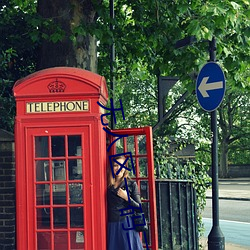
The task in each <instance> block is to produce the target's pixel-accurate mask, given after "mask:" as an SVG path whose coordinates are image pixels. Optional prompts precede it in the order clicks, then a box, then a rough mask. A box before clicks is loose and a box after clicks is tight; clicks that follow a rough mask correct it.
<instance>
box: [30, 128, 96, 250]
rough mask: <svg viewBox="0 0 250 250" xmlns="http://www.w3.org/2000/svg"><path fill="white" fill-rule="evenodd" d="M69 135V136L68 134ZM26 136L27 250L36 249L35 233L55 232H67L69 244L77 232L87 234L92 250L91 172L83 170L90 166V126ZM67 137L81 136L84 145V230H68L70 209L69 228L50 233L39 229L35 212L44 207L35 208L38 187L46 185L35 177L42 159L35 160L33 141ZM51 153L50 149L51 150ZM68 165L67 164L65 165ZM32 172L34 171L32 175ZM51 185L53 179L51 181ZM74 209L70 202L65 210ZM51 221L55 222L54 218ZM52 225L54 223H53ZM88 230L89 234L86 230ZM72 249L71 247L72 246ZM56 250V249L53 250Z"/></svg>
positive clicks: (32, 130)
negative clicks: (45, 137)
mask: <svg viewBox="0 0 250 250" xmlns="http://www.w3.org/2000/svg"><path fill="white" fill-rule="evenodd" d="M65 131H67V132H65ZM26 133H27V137H26V140H27V144H26V145H27V151H26V152H27V154H28V155H27V156H26V159H27V166H26V170H27V197H29V199H28V200H27V215H28V218H27V219H28V232H27V235H28V237H29V238H28V248H27V249H37V236H36V233H37V232H43V231H44V232H45V231H46V232H50V233H51V234H52V233H53V232H62V231H64V232H66V233H67V234H68V236H67V237H68V242H69V241H70V232H76V231H84V245H85V248H86V249H91V247H92V246H93V244H94V243H93V242H91V239H92V237H90V236H91V235H92V234H93V232H92V225H93V221H92V219H93V218H91V217H92V216H89V215H90V214H91V212H90V211H91V210H92V208H91V207H92V203H91V195H90V192H91V190H90V188H89V186H90V183H91V181H90V179H91V176H90V174H91V173H90V170H89V168H85V167H84V166H87V165H88V164H89V161H90V149H89V147H86V145H88V142H89V136H90V135H89V128H88V127H87V126H82V127H68V128H65V127H62V128H58V127H54V128H53V127H52V128H48V127H44V128H27V130H26ZM68 135H81V141H82V143H81V145H82V152H83V154H82V157H81V159H82V166H83V167H82V174H83V181H82V185H83V199H84V200H83V206H82V207H83V208H84V209H83V211H84V225H83V227H82V228H77V229H75V228H70V226H69V209H67V222H68V223H67V224H68V226H67V228H63V229H62V228H61V229H52V228H51V227H50V229H37V223H36V220H37V216H36V215H37V213H36V208H40V207H41V205H40V206H39V205H37V204H36V191H35V190H36V185H37V184H43V182H39V181H37V180H36V176H35V175H36V174H35V172H36V171H35V167H34V166H35V160H37V159H38V160H39V159H40V158H35V151H34V150H35V147H34V138H35V136H49V137H51V136H68ZM65 146H66V149H67V144H66V143H65ZM49 150H51V148H50V149H49ZM47 158H48V160H51V152H50V157H47ZM47 158H46V159H47ZM60 158H65V159H67V158H68V157H60ZM66 162H67V161H66ZM32 170H33V171H32ZM66 177H68V173H67V164H66ZM63 182H64V183H65V184H68V182H69V179H68V178H66V181H63ZM73 182H74V181H72V180H71V181H70V183H73ZM49 183H52V182H51V178H50V181H49ZM50 193H52V190H51V191H50ZM66 196H69V190H68V187H67V195H66ZM51 206H52V204H50V205H49V207H51ZM70 206H71V207H74V205H73V206H72V205H69V203H68V201H67V202H66V206H65V207H70ZM51 216H52V217H53V215H52V214H51ZM51 220H52V218H51ZM51 223H52V222H51ZM86 228H87V230H86ZM52 245H53V237H51V249H53V248H52ZM69 246H70V244H69ZM70 249H71V248H69V247H68V250H70ZM54 250H56V249H54Z"/></svg>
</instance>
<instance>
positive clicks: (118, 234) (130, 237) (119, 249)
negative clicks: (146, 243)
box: [108, 218, 143, 250]
mask: <svg viewBox="0 0 250 250" xmlns="http://www.w3.org/2000/svg"><path fill="white" fill-rule="evenodd" d="M129 219H130V220H131V218H129ZM130 222H131V223H132V221H130ZM127 224H128V223H127V219H126V218H125V219H124V220H122V221H117V222H109V223H108V250H143V247H142V242H141V239H140V235H139V233H138V232H136V231H135V230H134V229H130V230H124V229H123V227H124V228H125V229H126V228H127ZM122 225H123V227H122Z"/></svg>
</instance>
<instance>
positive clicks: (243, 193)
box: [200, 178, 250, 250]
mask: <svg viewBox="0 0 250 250" xmlns="http://www.w3.org/2000/svg"><path fill="white" fill-rule="evenodd" d="M227 184H237V185H242V186H243V185H249V187H250V178H234V179H219V199H227V200H246V201H250V188H248V189H246V188H242V189H237V190H233V189H228V188H227V189H222V188H221V187H222V186H224V185H227ZM206 197H207V198H208V199H209V198H210V199H211V198H212V188H210V189H208V190H207V192H206ZM200 244H201V245H202V250H207V249H208V246H207V238H205V237H203V238H201V240H200ZM225 250H250V248H249V247H243V246H239V245H235V244H231V243H227V242H225Z"/></svg>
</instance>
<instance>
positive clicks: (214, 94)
mask: <svg viewBox="0 0 250 250" xmlns="http://www.w3.org/2000/svg"><path fill="white" fill-rule="evenodd" d="M225 89H226V81H225V76H224V73H223V71H222V69H221V67H220V66H219V65H218V64H217V63H215V62H209V63H207V64H205V65H204V66H203V67H202V69H201V71H200V73H199V75H198V77H197V80H196V88H195V90H196V96H197V99H198V102H199V104H200V106H201V107H202V108H203V109H204V110H205V111H209V112H211V111H214V110H215V109H217V108H218V107H219V106H220V104H221V102H222V100H223V98H224V95H225Z"/></svg>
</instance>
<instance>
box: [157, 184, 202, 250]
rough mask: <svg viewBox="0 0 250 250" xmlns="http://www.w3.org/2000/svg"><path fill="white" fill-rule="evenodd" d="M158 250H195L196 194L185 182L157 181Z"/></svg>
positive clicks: (196, 241)
mask: <svg viewBox="0 0 250 250" xmlns="http://www.w3.org/2000/svg"><path fill="white" fill-rule="evenodd" d="M156 197H157V201H156V202H157V217H158V218H157V219H158V240H159V250H198V249H199V243H198V241H199V240H198V228H197V216H196V193H195V190H194V188H193V186H192V182H190V181H187V180H172V179H157V180H156Z"/></svg>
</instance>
